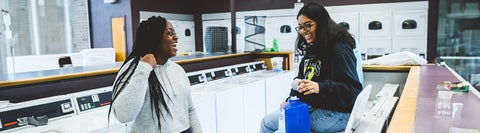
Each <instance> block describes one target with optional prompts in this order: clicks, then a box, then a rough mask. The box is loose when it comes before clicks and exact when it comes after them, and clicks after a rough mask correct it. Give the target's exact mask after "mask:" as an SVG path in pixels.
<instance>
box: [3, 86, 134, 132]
mask: <svg viewBox="0 0 480 133" xmlns="http://www.w3.org/2000/svg"><path fill="white" fill-rule="evenodd" d="M110 98H111V87H104V88H99V89H95V90H89V91H84V92H78V93H72V94H68V95H61V96H54V97H48V98H43V99H37V100H32V101H27V102H23V103H19V104H17V105H15V106H13V107H9V108H3V109H6V110H3V109H2V110H3V111H2V110H0V112H2V113H8V110H11V111H15V112H17V113H24V114H23V115H25V116H29V115H34V114H40V115H42V114H46V115H47V116H51V115H56V116H58V115H61V116H58V117H52V118H49V119H48V123H47V124H46V125H42V126H37V127H35V126H32V125H26V124H25V123H22V121H23V120H22V119H21V118H19V119H17V121H16V123H17V125H19V126H20V127H17V128H14V129H10V130H6V132H12V133H31V132H59V133H64V132H69V133H77V132H78V133H84V132H99V133H100V132H101V133H105V132H114V133H124V132H127V124H125V123H120V122H119V121H117V120H116V119H115V117H114V116H113V115H111V117H110V121H108V110H109V107H110ZM28 111H30V113H26V112H28ZM17 115H18V114H17ZM20 115H22V114H20ZM36 117H37V116H36ZM4 120H5V119H4ZM2 132H3V131H2Z"/></svg>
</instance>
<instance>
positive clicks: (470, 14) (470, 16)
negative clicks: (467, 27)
mask: <svg viewBox="0 0 480 133" xmlns="http://www.w3.org/2000/svg"><path fill="white" fill-rule="evenodd" d="M447 18H450V19H475V18H480V13H478V12H468V13H450V14H447Z"/></svg>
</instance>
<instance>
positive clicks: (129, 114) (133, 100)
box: [112, 61, 153, 122]
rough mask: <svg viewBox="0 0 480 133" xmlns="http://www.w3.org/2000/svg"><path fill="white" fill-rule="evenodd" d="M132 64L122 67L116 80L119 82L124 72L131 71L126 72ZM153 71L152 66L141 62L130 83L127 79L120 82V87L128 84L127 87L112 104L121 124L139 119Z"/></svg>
mask: <svg viewBox="0 0 480 133" xmlns="http://www.w3.org/2000/svg"><path fill="white" fill-rule="evenodd" d="M130 63H131V62H130ZM130 63H128V64H125V65H124V67H122V69H121V70H120V71H119V73H118V74H117V79H116V80H118V75H120V74H121V73H123V72H124V71H130V70H125V69H127V68H128V66H129V65H130ZM152 70H153V68H152V66H151V65H150V64H148V63H146V62H143V61H139V63H138V66H137V68H136V69H135V71H133V75H132V77H131V78H130V81H128V82H126V81H125V79H124V81H120V83H119V85H122V84H126V86H125V88H124V89H123V90H122V92H120V93H119V94H118V96H117V98H116V99H115V102H113V104H112V110H113V114H114V116H115V117H116V118H117V120H119V121H120V122H130V121H133V120H135V118H136V117H137V115H138V113H139V112H140V109H141V108H142V106H143V103H144V100H145V95H146V94H147V90H148V76H149V74H150V72H151V71H152Z"/></svg>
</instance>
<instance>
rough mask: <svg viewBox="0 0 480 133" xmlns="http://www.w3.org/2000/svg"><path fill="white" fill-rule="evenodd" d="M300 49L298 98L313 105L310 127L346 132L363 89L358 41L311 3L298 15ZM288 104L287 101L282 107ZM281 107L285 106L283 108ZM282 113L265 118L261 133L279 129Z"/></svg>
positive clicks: (292, 91)
mask: <svg viewBox="0 0 480 133" xmlns="http://www.w3.org/2000/svg"><path fill="white" fill-rule="evenodd" d="M297 20H298V25H299V26H298V27H296V28H295V30H297V31H298V34H299V36H298V39H297V40H298V41H297V48H298V49H299V50H300V51H302V52H305V56H304V57H303V59H302V61H301V62H300V67H299V72H298V76H297V77H296V78H297V79H300V80H299V82H298V85H299V87H298V90H293V89H292V90H291V92H290V96H297V97H298V98H300V100H301V101H302V102H305V103H307V104H308V105H309V106H310V128H311V130H312V131H314V132H338V131H342V130H345V127H346V125H347V122H348V119H349V117H350V112H351V111H352V108H353V104H354V103H355V99H356V97H357V95H358V94H359V93H360V91H361V90H362V84H361V83H360V81H359V78H358V75H357V71H356V58H355V55H354V53H353V49H354V48H355V40H354V39H353V37H352V35H351V34H349V33H348V31H347V30H346V29H345V28H344V27H342V26H341V25H338V24H336V23H335V22H334V21H333V20H332V19H331V18H330V15H329V14H328V12H327V10H326V9H325V8H324V7H323V6H322V5H320V4H318V3H309V4H307V5H306V6H304V7H303V8H302V9H300V11H299V12H298V15H297ZM283 105H285V102H283V103H281V105H280V106H283ZM280 108H282V107H280ZM279 115H280V110H277V111H274V112H271V113H270V114H268V115H267V116H265V117H264V118H263V120H262V123H261V129H260V130H261V131H260V132H261V133H271V132H274V131H275V130H278V118H279Z"/></svg>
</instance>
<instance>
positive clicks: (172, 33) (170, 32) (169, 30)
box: [167, 29, 177, 36]
mask: <svg viewBox="0 0 480 133" xmlns="http://www.w3.org/2000/svg"><path fill="white" fill-rule="evenodd" d="M176 34H177V33H176V32H175V30H173V29H167V35H169V36H173V35H176Z"/></svg>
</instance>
